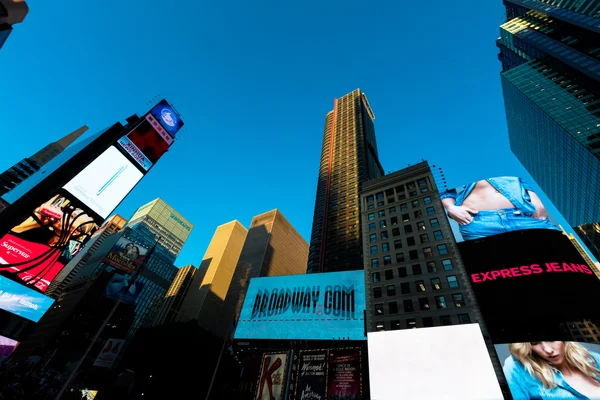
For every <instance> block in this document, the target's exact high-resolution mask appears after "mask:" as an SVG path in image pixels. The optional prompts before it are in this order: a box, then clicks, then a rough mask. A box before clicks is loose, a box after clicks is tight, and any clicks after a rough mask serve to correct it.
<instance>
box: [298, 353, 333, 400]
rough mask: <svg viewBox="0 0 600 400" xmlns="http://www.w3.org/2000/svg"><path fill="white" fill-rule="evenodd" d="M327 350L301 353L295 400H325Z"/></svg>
mask: <svg viewBox="0 0 600 400" xmlns="http://www.w3.org/2000/svg"><path fill="white" fill-rule="evenodd" d="M327 361H328V351H327V350H316V351H308V350H306V351H301V352H300V356H299V362H298V371H297V374H298V376H297V378H296V379H297V380H296V395H295V397H294V398H295V399H296V400H305V399H311V400H325V399H326V397H325V396H326V395H327Z"/></svg>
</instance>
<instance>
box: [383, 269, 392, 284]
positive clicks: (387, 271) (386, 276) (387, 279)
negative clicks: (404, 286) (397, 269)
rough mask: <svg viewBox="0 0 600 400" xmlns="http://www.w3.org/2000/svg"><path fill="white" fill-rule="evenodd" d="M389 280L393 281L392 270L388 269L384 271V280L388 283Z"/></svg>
mask: <svg viewBox="0 0 600 400" xmlns="http://www.w3.org/2000/svg"><path fill="white" fill-rule="evenodd" d="M390 279H394V270H392V269H388V270H386V271H385V280H386V281H389V280H390Z"/></svg>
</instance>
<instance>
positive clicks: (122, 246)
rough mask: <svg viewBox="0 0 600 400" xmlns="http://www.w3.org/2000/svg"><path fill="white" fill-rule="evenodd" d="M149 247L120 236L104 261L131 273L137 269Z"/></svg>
mask: <svg viewBox="0 0 600 400" xmlns="http://www.w3.org/2000/svg"><path fill="white" fill-rule="evenodd" d="M147 252H148V249H147V248H145V247H144V246H141V245H139V244H137V243H134V242H132V241H131V240H129V239H127V238H124V237H122V238H120V239H119V240H118V241H117V243H116V244H115V245H114V246H113V248H112V249H111V250H110V251H109V252H108V254H107V255H106V257H105V258H104V260H103V262H104V263H105V264H108V265H112V266H113V267H117V268H120V269H122V270H123V271H125V272H128V273H131V272H133V271H135V270H136V269H137V267H138V265H139V264H140V262H141V261H142V259H143V258H144V256H145V255H146V253H147Z"/></svg>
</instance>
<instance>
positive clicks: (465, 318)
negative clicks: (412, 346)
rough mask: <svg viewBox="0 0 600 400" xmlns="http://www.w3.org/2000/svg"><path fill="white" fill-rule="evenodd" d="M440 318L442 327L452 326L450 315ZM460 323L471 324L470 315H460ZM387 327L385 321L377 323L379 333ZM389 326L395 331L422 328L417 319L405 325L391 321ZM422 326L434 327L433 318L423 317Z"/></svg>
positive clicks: (408, 320)
mask: <svg viewBox="0 0 600 400" xmlns="http://www.w3.org/2000/svg"><path fill="white" fill-rule="evenodd" d="M439 318H440V319H439V321H440V325H452V318H451V317H450V316H449V315H440V317H439ZM458 323H459V324H470V323H471V318H470V317H469V314H458ZM385 325H386V323H385V322H384V321H381V322H376V323H375V328H376V330H378V331H385V328H386V327H385ZM389 326H390V329H391V330H393V331H395V330H398V329H413V328H420V327H419V326H418V325H417V319H416V318H409V319H407V320H405V321H403V323H401V322H400V321H399V320H394V321H390V325H389ZM422 326H423V327H425V328H427V327H431V326H433V318H432V317H423V325H422Z"/></svg>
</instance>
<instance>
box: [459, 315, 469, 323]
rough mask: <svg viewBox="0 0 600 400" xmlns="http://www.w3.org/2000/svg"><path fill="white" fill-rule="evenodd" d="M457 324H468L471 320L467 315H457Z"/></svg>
mask: <svg viewBox="0 0 600 400" xmlns="http://www.w3.org/2000/svg"><path fill="white" fill-rule="evenodd" d="M458 323H459V324H470V323H471V318H470V317H469V314H458Z"/></svg>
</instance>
